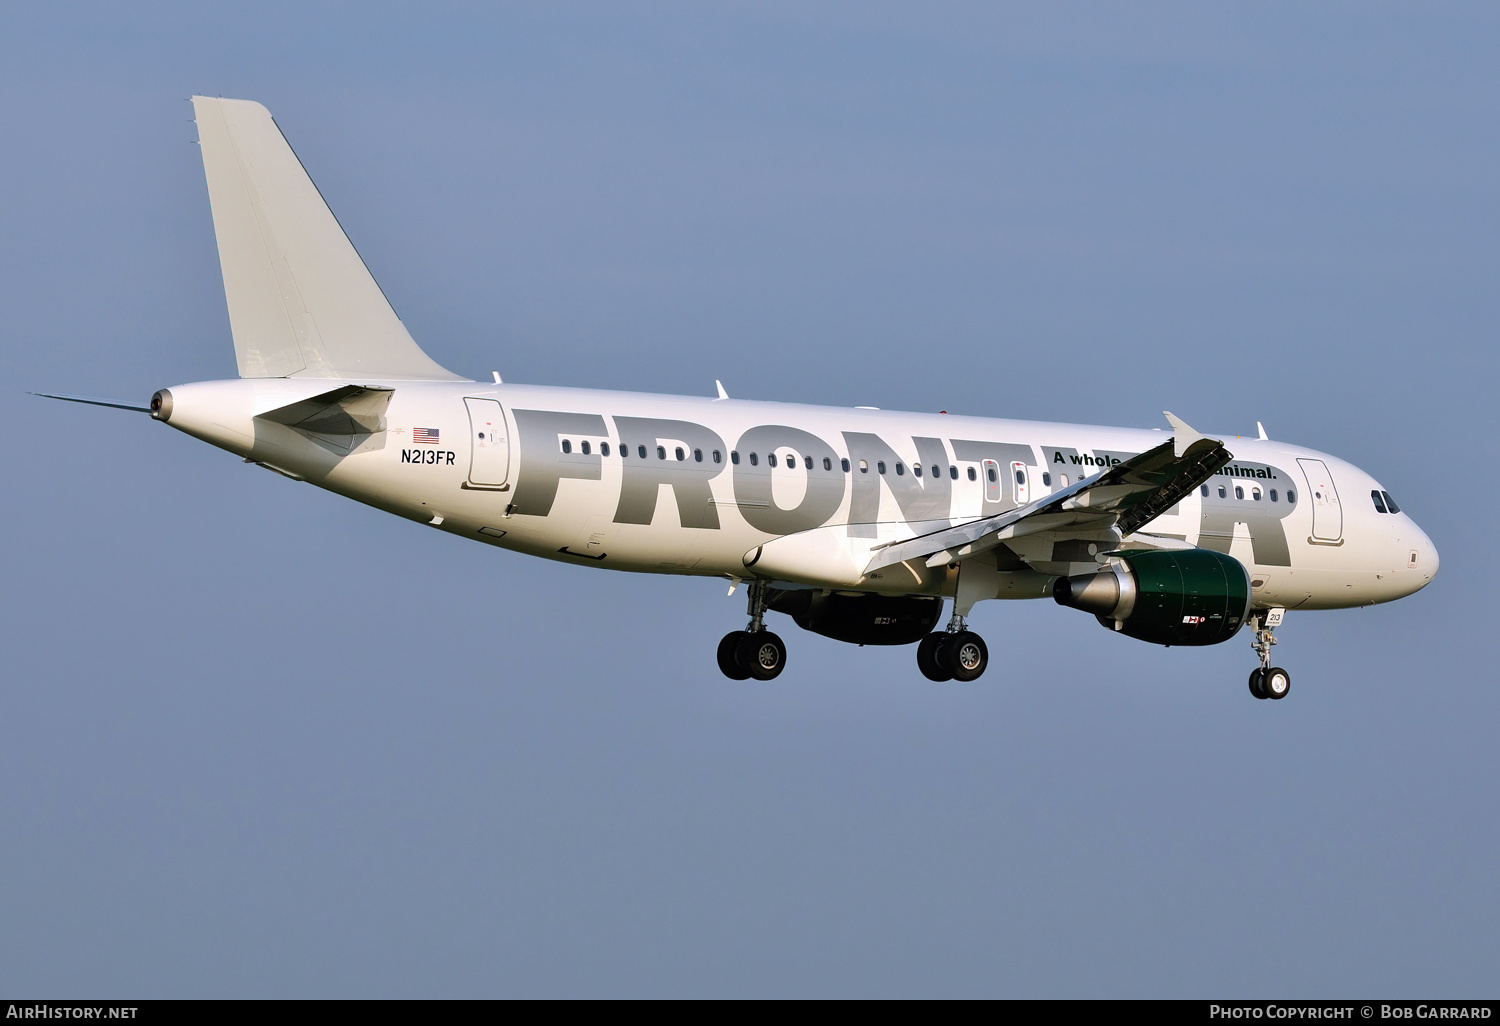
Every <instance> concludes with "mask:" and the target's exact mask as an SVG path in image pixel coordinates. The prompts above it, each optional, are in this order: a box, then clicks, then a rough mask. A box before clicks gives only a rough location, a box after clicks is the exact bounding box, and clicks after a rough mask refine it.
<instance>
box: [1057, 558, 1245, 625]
mask: <svg viewBox="0 0 1500 1026" xmlns="http://www.w3.org/2000/svg"><path fill="white" fill-rule="evenodd" d="M1052 597H1053V598H1054V599H1056V600H1057V602H1058V604H1059V605H1064V606H1071V607H1072V608H1074V609H1082V610H1085V611H1087V612H1090V613H1093V614H1094V615H1095V616H1097V617H1098V618H1099V622H1100V623H1102V624H1103V625H1104V626H1106V627H1108V628H1109V629H1110V630H1115V631H1119V632H1120V633H1121V634H1125V635H1127V636H1129V637H1132V638H1136V639H1138V640H1140V641H1149V642H1151V643H1152V644H1154V645H1217V644H1218V643H1219V642H1221V641H1228V640H1229V639H1230V638H1232V637H1234V636H1235V634H1237V633H1238V632H1239V629H1240V628H1241V627H1242V626H1244V624H1245V618H1246V617H1247V616H1248V615H1249V613H1250V576H1249V574H1247V573H1246V572H1245V567H1244V565H1243V564H1242V563H1241V562H1240V561H1239V560H1237V559H1235V558H1234V557H1233V556H1229V555H1226V554H1224V553H1222V552H1212V551H1210V550H1208V549H1184V550H1180V551H1155V552H1132V553H1130V554H1129V555H1122V556H1120V557H1119V560H1118V562H1116V563H1115V564H1113V565H1112V566H1110V567H1108V568H1106V569H1104V570H1102V571H1100V572H1099V573H1095V574H1080V575H1078V576H1076V577H1059V578H1058V579H1057V582H1056V583H1055V584H1054V585H1053V588H1052Z"/></svg>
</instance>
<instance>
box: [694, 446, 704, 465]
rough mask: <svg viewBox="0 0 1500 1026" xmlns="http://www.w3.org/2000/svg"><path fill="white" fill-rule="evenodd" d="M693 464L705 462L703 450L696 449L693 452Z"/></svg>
mask: <svg viewBox="0 0 1500 1026" xmlns="http://www.w3.org/2000/svg"><path fill="white" fill-rule="evenodd" d="M693 462H694V463H702V462H703V450H702V449H694V450H693Z"/></svg>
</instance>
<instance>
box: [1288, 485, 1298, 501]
mask: <svg viewBox="0 0 1500 1026" xmlns="http://www.w3.org/2000/svg"><path fill="white" fill-rule="evenodd" d="M1286 501H1287V502H1296V501H1297V493H1296V492H1294V491H1292V490H1291V489H1290V488H1288V489H1287V490H1286Z"/></svg>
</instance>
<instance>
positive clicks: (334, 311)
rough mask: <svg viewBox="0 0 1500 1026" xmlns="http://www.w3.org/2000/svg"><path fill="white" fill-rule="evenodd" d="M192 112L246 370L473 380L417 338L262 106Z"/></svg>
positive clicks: (201, 102) (200, 104) (199, 102)
mask: <svg viewBox="0 0 1500 1026" xmlns="http://www.w3.org/2000/svg"><path fill="white" fill-rule="evenodd" d="M193 111H194V113H195V115H196V118H197V122H198V142H199V144H200V145H201V147H202V150H203V170H204V173H205V174H206V175H207V177H208V199H209V203H210V205H211V206H212V208H213V218H214V235H215V236H216V237H217V239H218V243H219V266H220V269H221V270H222V271H223V274H224V295H225V298H226V299H227V301H228V303H229V327H230V330H231V332H232V333H233V335H234V352H235V357H236V359H237V360H238V362H239V372H240V377H242V378H281V377H309V378H351V377H352V378H363V379H366V380H369V379H372V378H375V379H379V378H393V379H401V380H427V381H466V380H468V379H467V378H461V377H459V376H458V375H456V374H453V373H452V372H450V371H447V370H445V369H444V368H442V367H440V366H438V365H437V364H436V363H434V362H433V361H432V359H431V358H430V357H428V355H427V354H426V353H424V352H422V350H421V348H420V347H418V345H417V344H416V342H414V341H412V337H411V335H409V334H408V333H407V331H406V327H405V326H404V325H403V324H402V323H401V321H400V319H399V318H397V316H396V312H395V311H394V310H392V309H391V304H390V303H389V302H387V301H386V298H385V294H384V293H383V292H381V291H380V286H379V285H377V284H376V283H375V279H374V278H373V277H371V275H370V272H369V270H368V269H367V268H366V267H365V263H364V261H363V260H361V259H360V256H359V254H358V253H357V252H355V250H354V246H353V245H352V244H351V243H350V242H349V239H348V237H347V236H346V235H345V234H344V230H343V228H341V227H340V226H339V223H338V221H337V220H335V219H334V216H333V213H332V212H331V211H330V210H329V209H328V205H327V204H326V203H324V202H323V197H322V196H321V195H320V194H319V193H318V189H317V186H315V185H313V183H312V179H311V178H309V177H308V175H307V172H306V171H305V170H303V167H302V164H301V162H300V161H299V160H298V159H297V155H296V154H295V153H293V152H292V148H291V147H290V146H289V145H287V141H286V139H285V138H283V137H282V134H281V130H280V129H279V128H277V127H276V123H275V122H274V121H272V120H271V114H270V112H269V111H267V110H266V108H264V107H262V106H261V105H260V104H258V103H252V102H250V101H249V100H224V99H214V98H211V97H207V96H195V97H193Z"/></svg>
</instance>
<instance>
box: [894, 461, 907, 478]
mask: <svg viewBox="0 0 1500 1026" xmlns="http://www.w3.org/2000/svg"><path fill="white" fill-rule="evenodd" d="M905 474H906V468H905V467H903V466H902V465H901V464H899V463H897V464H896V476H897V477H903V476H905Z"/></svg>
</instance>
